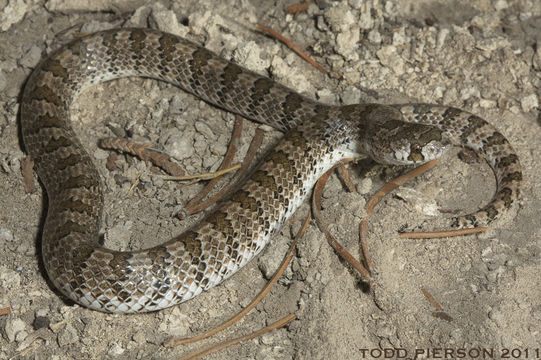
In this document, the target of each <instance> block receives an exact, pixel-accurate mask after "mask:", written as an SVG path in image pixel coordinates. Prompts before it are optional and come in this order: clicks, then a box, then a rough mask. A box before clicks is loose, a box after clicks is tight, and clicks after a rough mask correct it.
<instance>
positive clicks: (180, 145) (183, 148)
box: [164, 129, 194, 160]
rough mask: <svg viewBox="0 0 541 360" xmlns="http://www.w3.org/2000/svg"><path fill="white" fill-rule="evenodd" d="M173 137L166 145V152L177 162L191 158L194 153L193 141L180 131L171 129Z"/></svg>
mask: <svg viewBox="0 0 541 360" xmlns="http://www.w3.org/2000/svg"><path fill="white" fill-rule="evenodd" d="M171 133H172V134H171V136H169V138H168V139H167V141H166V142H165V145H164V152H165V153H166V154H169V155H171V156H172V157H173V158H175V159H176V160H184V159H187V158H190V157H191V156H192V155H193V153H194V144H193V139H192V138H191V136H188V134H186V133H184V132H181V131H180V130H179V129H171Z"/></svg>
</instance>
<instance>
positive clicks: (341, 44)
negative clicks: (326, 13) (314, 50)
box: [336, 26, 361, 61]
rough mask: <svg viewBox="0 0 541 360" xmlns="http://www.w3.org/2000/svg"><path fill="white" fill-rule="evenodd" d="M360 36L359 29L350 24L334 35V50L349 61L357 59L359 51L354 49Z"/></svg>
mask: <svg viewBox="0 0 541 360" xmlns="http://www.w3.org/2000/svg"><path fill="white" fill-rule="evenodd" d="M360 37H361V34H360V29H359V28H358V27H357V26H352V27H351V28H350V29H348V30H345V31H343V32H341V33H339V34H338V35H336V51H338V53H339V54H340V55H342V56H343V57H345V58H346V60H349V61H357V60H359V53H358V52H357V51H356V49H357V43H358V42H359V40H360Z"/></svg>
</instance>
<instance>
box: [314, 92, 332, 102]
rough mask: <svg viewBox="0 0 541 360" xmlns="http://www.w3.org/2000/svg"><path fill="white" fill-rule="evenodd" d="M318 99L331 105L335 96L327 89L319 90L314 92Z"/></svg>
mask: <svg viewBox="0 0 541 360" xmlns="http://www.w3.org/2000/svg"><path fill="white" fill-rule="evenodd" d="M316 94H317V97H318V99H319V100H320V101H321V102H323V103H326V104H332V103H334V102H335V101H336V95H334V94H333V93H332V92H331V91H330V90H329V89H321V90H318V91H317V92H316Z"/></svg>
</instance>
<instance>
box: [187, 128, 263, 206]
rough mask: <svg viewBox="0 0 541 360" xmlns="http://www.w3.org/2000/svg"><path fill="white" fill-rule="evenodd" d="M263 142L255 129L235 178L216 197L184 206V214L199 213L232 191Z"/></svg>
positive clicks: (191, 202) (258, 129) (259, 130)
mask: <svg viewBox="0 0 541 360" xmlns="http://www.w3.org/2000/svg"><path fill="white" fill-rule="evenodd" d="M262 141H263V130H261V129H260V128H257V129H256V131H255V135H254V137H253V139H252V142H251V143H250V147H249V148H248V152H247V153H246V156H244V160H243V162H242V166H241V167H240V169H239V171H237V173H236V174H235V177H234V178H233V180H231V182H230V183H229V185H227V186H226V187H224V188H223V189H222V190H220V191H219V192H218V193H217V194H216V195H214V196H212V197H210V198H208V199H207V200H205V201H202V202H200V203H199V204H197V205H195V203H193V200H192V201H190V203H188V205H186V212H187V213H188V215H191V214H195V213H196V212H199V211H201V210H203V209H206V208H208V207H209V206H210V205H212V204H214V203H216V202H217V201H218V200H219V199H221V198H222V197H223V196H224V195H225V194H227V193H229V191H231V189H233V188H234V187H235V186H237V184H238V182H239V181H240V180H241V179H242V178H243V177H244V175H245V174H246V172H247V171H248V169H249V168H250V165H251V164H252V161H253V159H254V157H255V154H256V153H257V150H258V149H259V147H260V146H261V142H262Z"/></svg>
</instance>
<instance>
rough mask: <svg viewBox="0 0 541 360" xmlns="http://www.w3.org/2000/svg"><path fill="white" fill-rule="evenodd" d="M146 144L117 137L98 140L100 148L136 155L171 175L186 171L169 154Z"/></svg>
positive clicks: (178, 174) (181, 173)
mask: <svg viewBox="0 0 541 360" xmlns="http://www.w3.org/2000/svg"><path fill="white" fill-rule="evenodd" d="M148 146H149V144H139V143H136V142H133V141H131V140H128V139H125V138H119V137H108V138H105V139H102V140H101V141H100V147H101V148H102V149H110V150H116V151H121V152H124V153H127V154H131V155H133V156H137V157H138V158H140V159H141V160H143V161H150V162H151V163H152V164H154V165H156V166H158V167H160V168H161V169H163V170H164V171H165V172H167V173H168V174H171V175H173V176H180V175H183V174H185V173H186V172H185V171H184V169H183V168H182V167H181V166H180V165H178V164H176V163H175V162H173V161H172V160H171V157H170V156H169V155H167V154H164V153H163V152H160V151H157V150H152V149H147V148H148Z"/></svg>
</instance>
